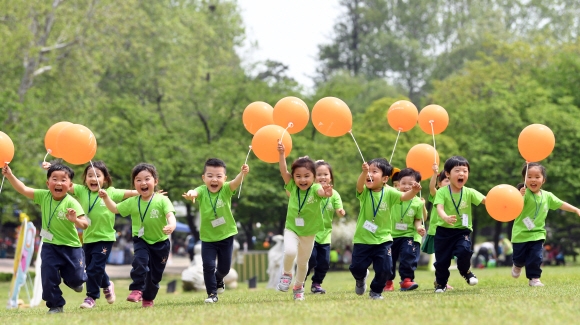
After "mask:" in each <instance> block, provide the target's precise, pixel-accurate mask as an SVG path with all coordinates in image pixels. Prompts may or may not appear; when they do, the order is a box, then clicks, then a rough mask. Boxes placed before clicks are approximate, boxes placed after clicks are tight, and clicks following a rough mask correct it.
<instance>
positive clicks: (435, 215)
mask: <svg viewBox="0 0 580 325" xmlns="http://www.w3.org/2000/svg"><path fill="white" fill-rule="evenodd" d="M428 200H429V202H431V203H432V204H433V202H435V197H434V196H433V195H431V194H429V198H428ZM439 220H440V218H439V212H437V207H436V206H435V204H433V206H432V207H431V215H430V216H429V230H427V235H431V236H435V232H436V231H437V223H438V222H439Z"/></svg>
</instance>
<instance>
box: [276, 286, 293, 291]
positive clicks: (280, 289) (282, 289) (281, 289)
mask: <svg viewBox="0 0 580 325" xmlns="http://www.w3.org/2000/svg"><path fill="white" fill-rule="evenodd" d="M288 289H290V286H288V288H286V290H284V288H280V285H276V290H278V291H282V292H288Z"/></svg>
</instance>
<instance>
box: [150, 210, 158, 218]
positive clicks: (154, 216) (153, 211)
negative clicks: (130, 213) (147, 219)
mask: <svg viewBox="0 0 580 325" xmlns="http://www.w3.org/2000/svg"><path fill="white" fill-rule="evenodd" d="M151 218H159V210H157V209H153V210H151Z"/></svg>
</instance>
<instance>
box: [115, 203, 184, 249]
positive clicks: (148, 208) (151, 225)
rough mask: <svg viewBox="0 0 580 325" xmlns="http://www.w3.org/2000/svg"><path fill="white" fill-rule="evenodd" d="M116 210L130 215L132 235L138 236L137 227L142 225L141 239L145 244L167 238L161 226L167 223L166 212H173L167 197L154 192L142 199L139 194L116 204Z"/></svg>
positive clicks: (121, 213) (139, 227) (124, 215)
mask: <svg viewBox="0 0 580 325" xmlns="http://www.w3.org/2000/svg"><path fill="white" fill-rule="evenodd" d="M139 209H141V210H139ZM117 210H118V211H119V214H120V215H121V216H123V217H127V216H130V217H131V229H132V235H133V236H134V237H137V236H139V229H141V227H143V229H144V233H143V236H141V239H143V240H144V241H145V242H146V243H147V244H150V245H152V244H155V243H158V242H162V241H164V240H167V238H168V236H167V235H166V234H165V233H164V232H163V227H165V226H166V225H167V214H168V213H170V212H173V213H175V209H174V208H173V204H172V203H171V200H169V198H168V197H166V196H163V195H161V194H154V195H153V197H152V198H151V199H150V200H149V201H142V200H141V196H140V195H139V196H134V197H131V198H128V199H126V200H125V201H123V202H121V203H119V204H117ZM139 211H140V212H139ZM141 216H143V221H141Z"/></svg>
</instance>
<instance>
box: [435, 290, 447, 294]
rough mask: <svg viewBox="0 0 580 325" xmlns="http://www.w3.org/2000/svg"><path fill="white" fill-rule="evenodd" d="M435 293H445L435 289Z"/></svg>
mask: <svg viewBox="0 0 580 325" xmlns="http://www.w3.org/2000/svg"><path fill="white" fill-rule="evenodd" d="M435 293H445V290H442V289H437V290H435Z"/></svg>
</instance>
